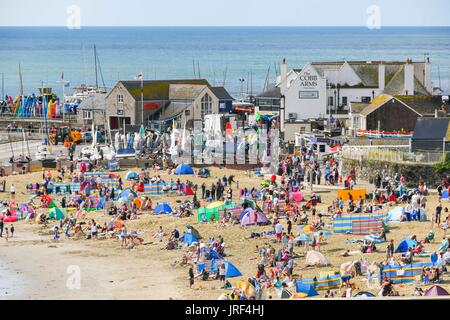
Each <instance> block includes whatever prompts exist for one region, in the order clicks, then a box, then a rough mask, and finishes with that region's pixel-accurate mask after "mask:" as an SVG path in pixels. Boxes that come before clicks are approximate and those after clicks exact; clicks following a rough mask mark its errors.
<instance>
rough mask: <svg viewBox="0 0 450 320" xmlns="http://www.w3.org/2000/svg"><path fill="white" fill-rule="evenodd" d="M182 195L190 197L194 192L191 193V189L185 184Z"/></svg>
mask: <svg viewBox="0 0 450 320" xmlns="http://www.w3.org/2000/svg"><path fill="white" fill-rule="evenodd" d="M184 194H185V195H187V196H192V195H194V191H192V188H191V187H189V186H188V185H187V184H186V185H184Z"/></svg>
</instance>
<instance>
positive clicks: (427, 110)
mask: <svg viewBox="0 0 450 320" xmlns="http://www.w3.org/2000/svg"><path fill="white" fill-rule="evenodd" d="M395 98H397V99H398V100H400V101H402V102H403V103H405V104H407V105H408V106H410V107H411V108H412V109H414V110H416V111H417V112H419V113H420V114H422V115H433V116H434V113H435V111H436V110H445V111H444V112H443V113H444V114H445V115H446V114H448V112H449V109H450V107H449V106H446V105H445V104H444V103H443V102H442V97H441V96H430V95H416V96H403V95H400V96H398V95H397V96H395Z"/></svg>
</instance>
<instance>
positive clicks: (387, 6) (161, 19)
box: [0, 0, 450, 27]
mask: <svg viewBox="0 0 450 320" xmlns="http://www.w3.org/2000/svg"><path fill="white" fill-rule="evenodd" d="M74 5H75V6H77V7H76V8H79V11H78V9H75V11H73V10H71V9H73V7H71V6H74ZM372 5H376V6H378V7H379V9H380V11H379V13H380V14H379V17H380V19H379V21H380V24H381V26H449V25H450V16H449V12H450V1H448V0H31V1H30V0H1V1H0V12H3V13H4V14H2V17H1V19H0V26H66V25H67V22H69V24H73V23H74V21H75V22H77V21H79V22H80V26H81V27H83V26H366V25H367V21H368V19H370V14H369V13H368V12H367V11H368V8H370V6H372ZM68 10H69V11H70V12H69V13H68ZM7 12H9V14H5V13H7ZM74 12H79V13H80V14H79V15H75V14H74ZM78 17H79V19H78Z"/></svg>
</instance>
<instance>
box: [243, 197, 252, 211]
mask: <svg viewBox="0 0 450 320" xmlns="http://www.w3.org/2000/svg"><path fill="white" fill-rule="evenodd" d="M245 205H248V206H249V207H250V208H252V209H255V203H254V202H253V201H252V200H248V199H245V200H244V202H243V203H242V206H245Z"/></svg>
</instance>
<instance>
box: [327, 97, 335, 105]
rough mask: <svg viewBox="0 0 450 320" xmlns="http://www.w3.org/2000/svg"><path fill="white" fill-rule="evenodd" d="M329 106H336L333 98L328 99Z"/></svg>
mask: <svg viewBox="0 0 450 320" xmlns="http://www.w3.org/2000/svg"><path fill="white" fill-rule="evenodd" d="M328 105H329V106H334V99H333V97H328Z"/></svg>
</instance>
